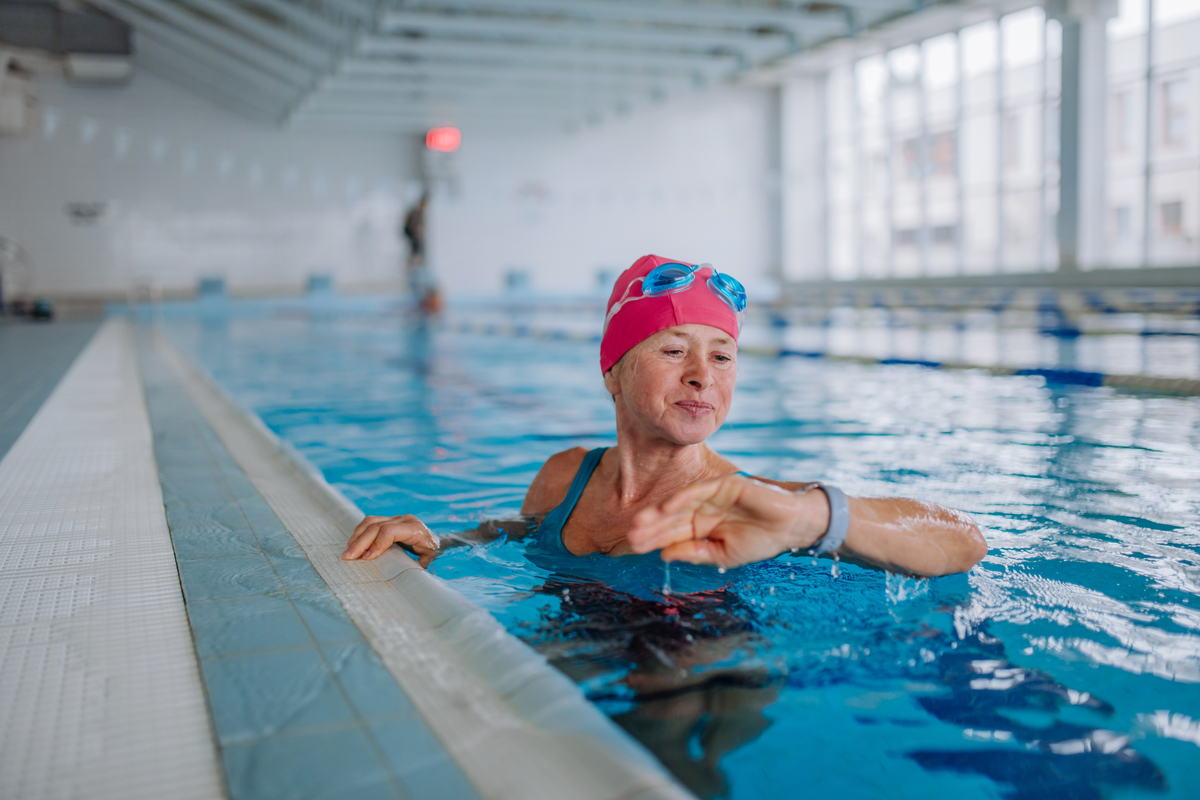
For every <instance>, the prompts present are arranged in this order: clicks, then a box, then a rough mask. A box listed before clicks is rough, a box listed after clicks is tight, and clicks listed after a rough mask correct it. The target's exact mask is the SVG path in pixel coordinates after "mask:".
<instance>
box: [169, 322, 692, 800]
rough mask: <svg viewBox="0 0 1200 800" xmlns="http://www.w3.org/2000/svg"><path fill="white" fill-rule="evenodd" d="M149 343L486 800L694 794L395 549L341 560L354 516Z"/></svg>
mask: <svg viewBox="0 0 1200 800" xmlns="http://www.w3.org/2000/svg"><path fill="white" fill-rule="evenodd" d="M153 344H154V347H155V349H156V351H157V352H158V354H159V355H160V356H161V357H162V358H163V359H164V360H165V361H166V362H167V363H168V364H169V366H170V367H171V369H172V371H173V372H174V373H175V375H176V377H177V378H178V379H179V381H180V382H181V383H182V384H183V386H184V387H185V389H186V391H187V393H188V394H189V395H190V396H191V398H192V400H193V402H194V403H195V404H196V406H197V407H198V408H199V409H200V412H201V414H202V415H203V416H204V417H205V418H206V419H207V421H208V423H209V424H210V425H211V426H212V428H213V430H214V431H215V432H216V433H217V436H218V437H219V438H220V439H221V440H222V442H223V443H224V444H225V446H226V448H227V449H228V451H229V452H230V454H231V455H232V456H233V458H234V459H235V460H236V461H237V462H238V464H239V466H240V467H241V468H242V469H243V470H244V471H245V473H246V475H247V477H248V478H249V479H250V481H251V482H252V483H253V484H254V485H255V487H256V488H257V489H258V490H259V492H260V493H261V494H262V496H263V497H264V498H265V499H266V501H267V503H268V504H269V505H270V506H271V507H272V509H273V510H274V511H275V513H276V514H277V515H278V516H279V519H280V520H281V521H282V522H283V524H284V526H285V527H287V528H288V529H289V531H291V532H292V534H293V535H294V536H295V538H296V540H297V542H298V543H299V544H300V546H301V548H302V549H304V551H305V553H306V554H307V555H308V557H309V560H310V561H311V562H312V564H313V566H314V567H315V568H316V570H317V572H318V573H319V574H320V575H321V577H322V578H324V579H325V581H326V582H327V583H328V585H329V587H330V588H331V589H332V590H333V592H334V594H335V595H336V596H337V598H338V600H339V601H340V602H341V603H342V605H343V606H344V607H345V609H346V612H347V613H348V614H349V616H350V618H351V619H352V620H353V621H354V623H355V624H356V625H357V626H358V628H359V629H360V630H361V631H362V633H363V635H364V637H365V638H366V639H367V641H368V643H369V644H370V645H371V646H372V647H373V648H374V650H375V651H376V653H377V654H378V655H379V657H380V658H381V659H382V660H383V662H384V664H385V665H386V666H387V668H388V670H389V671H390V672H391V673H392V675H393V676H394V677H395V678H396V680H397V682H398V683H399V684H400V685H401V686H402V687H403V688H404V689H405V690H406V691H407V692H408V693H409V694H410V696H411V697H412V698H413V701H414V703H415V704H416V705H417V708H418V710H419V712H420V713H421V716H422V717H423V718H424V719H425V721H426V722H427V723H428V725H429V726H430V728H431V729H432V730H433V731H434V734H435V735H436V736H437V737H438V739H439V740H440V741H441V742H442V745H443V746H444V747H445V749H446V751H447V752H448V753H449V754H450V755H451V757H452V758H453V759H454V760H455V761H456V762H457V763H458V764H459V766H460V767H461V768H462V770H463V772H464V773H466V775H467V776H468V778H469V779H470V780H471V782H472V783H473V784H474V785H475V786H476V788H477V789H478V790H479V792H480V794H481V795H482V796H484V797H487V798H505V800H508V799H509V798H512V800H517V798H521V799H522V800H523V799H524V798H540V797H545V798H547V800H551V798H560V797H578V798H597V800H604V799H608V800H617V798H629V797H638V798H647V800H648V799H649V798H654V797H657V798H687V797H691V796H692V795H691V794H690V793H689V792H688V791H687V790H686V789H684V788H683V787H682V785H681V784H679V783H678V781H676V779H675V778H674V777H673V776H672V775H671V774H670V773H669V772H668V771H667V770H666V769H665V768H664V767H663V766H662V765H661V764H659V763H658V761H657V760H656V759H654V757H653V756H652V755H650V753H649V752H648V751H646V750H645V749H644V748H643V747H642V746H641V745H640V744H639V743H637V742H636V741H635V740H633V739H632V738H631V737H629V736H628V734H626V733H625V732H624V731H623V730H621V729H620V728H619V727H618V726H617V725H616V724H615V723H613V722H612V721H611V720H610V719H609V718H608V717H607V716H605V715H604V714H603V713H602V712H600V711H599V709H597V708H596V707H595V706H593V705H592V704H591V703H590V702H589V701H588V700H587V699H586V698H585V697H584V696H583V693H582V691H580V690H579V688H578V687H577V686H576V685H575V684H574V683H573V682H572V681H570V680H569V679H568V678H566V677H565V676H563V675H562V674H561V673H559V672H558V671H557V670H555V669H554V668H553V667H551V666H550V665H549V664H548V663H546V661H545V659H543V658H542V657H541V656H539V655H538V654H537V653H535V652H534V651H533V650H532V649H530V648H529V647H528V646H527V645H525V644H524V643H522V642H521V641H519V640H518V639H516V638H515V637H513V636H511V635H510V634H509V633H508V632H507V631H506V630H505V629H504V628H503V626H501V625H500V623H499V622H497V621H496V620H495V618H494V617H492V615H491V614H490V613H488V612H487V611H484V610H482V609H480V608H478V607H476V606H474V605H472V604H471V603H470V602H468V601H467V600H466V599H465V598H463V597H462V596H461V595H459V594H458V593H457V592H456V591H454V590H453V589H452V588H451V587H449V586H448V585H447V584H445V583H444V582H443V581H441V580H440V579H438V578H436V577H434V576H432V575H430V574H429V573H427V572H425V571H424V570H422V569H421V568H420V567H418V566H417V565H416V563H415V562H414V561H413V560H412V559H411V558H409V557H408V556H407V555H405V554H404V553H403V552H401V551H400V550H399V549H396V548H393V549H392V550H391V551H389V552H388V553H387V554H385V556H383V557H381V558H380V559H379V560H377V561H375V562H370V563H364V562H354V563H346V562H342V561H341V560H340V553H341V548H342V545H343V542H344V538H345V535H346V532H348V531H349V530H350V529H352V528H353V526H354V525H355V524H357V522H358V521H359V520H361V518H362V513H361V511H359V509H358V508H357V507H356V506H355V505H354V504H353V503H351V502H350V501H349V500H348V499H347V498H346V497H345V496H344V495H342V494H341V492H339V491H338V490H337V489H335V488H334V487H332V486H330V485H329V484H328V483H327V482H326V481H325V479H324V477H323V476H322V475H321V474H320V472H319V471H318V470H316V468H315V467H313V466H312V465H311V464H310V463H309V462H308V461H307V460H306V459H304V457H303V456H302V455H300V454H299V453H298V452H296V451H295V449H294V448H292V447H291V446H290V445H288V444H287V443H286V442H283V441H281V440H280V439H279V438H278V437H277V436H276V435H275V434H274V433H272V432H271V431H270V430H269V429H267V427H266V426H265V425H264V424H263V423H262V421H261V420H260V419H259V418H258V417H257V416H256V415H254V414H252V413H249V412H247V411H245V410H243V409H241V408H240V407H239V406H238V404H237V403H236V402H235V401H234V400H233V399H232V398H231V397H230V396H229V395H228V394H227V393H226V392H225V391H224V390H223V389H222V388H221V387H220V386H219V385H218V384H216V383H215V381H214V380H213V379H212V378H211V377H210V376H209V375H207V374H206V373H205V372H204V371H203V370H202V369H201V368H200V367H198V366H197V365H196V364H195V363H194V362H192V361H191V360H190V359H189V358H188V357H187V356H185V355H184V354H183V353H181V352H180V351H179V350H178V349H177V348H176V347H175V346H174V345H173V344H172V343H171V342H170V340H169V339H168V337H167V336H166V335H165V334H164V333H163V332H162V331H161V330H157V329H156V330H155V331H154V332H153ZM481 641H486V644H487V646H486V647H480V646H479V643H480V642H481ZM472 651H473V652H472Z"/></svg>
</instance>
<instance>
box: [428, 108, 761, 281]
mask: <svg viewBox="0 0 1200 800" xmlns="http://www.w3.org/2000/svg"><path fill="white" fill-rule="evenodd" d="M772 119H773V114H772V110H771V105H770V96H769V90H760V89H749V88H740V89H732V88H728V89H724V88H723V89H710V90H708V91H705V92H698V93H695V94H691V95H688V96H681V97H678V98H672V99H669V100H668V101H666V102H665V103H663V104H662V105H660V106H655V107H650V108H638V109H636V110H634V111H633V112H632V113H631V114H630V115H629V116H627V117H623V118H617V119H614V120H607V121H605V122H604V123H603V124H601V125H598V126H590V127H587V128H585V129H583V130H582V131H579V132H576V133H573V134H566V133H562V132H560V131H557V130H556V131H545V132H542V133H534V134H503V133H499V132H492V133H489V132H486V131H481V130H477V129H469V128H465V129H464V131H463V144H462V149H461V150H460V151H459V153H458V154H457V172H458V175H459V181H458V192H457V197H454V196H452V195H451V193H450V192H448V191H445V190H439V192H438V193H437V194H436V195H435V198H434V203H433V206H432V212H431V221H430V248H431V252H430V260H431V262H432V263H433V264H434V265H435V268H436V270H437V273H438V276H439V279H440V281H441V282H442V284H443V285H444V286H445V287H446V288H447V290H448V291H449V293H451V294H455V293H461V294H475V293H486V292H494V291H497V290H499V289H500V288H501V285H502V281H503V276H504V273H505V272H506V271H507V270H508V269H523V270H527V271H528V272H529V274H530V276H531V278H532V283H533V286H534V288H535V289H537V290H538V291H543V292H551V293H560V292H580V291H591V290H593V289H594V288H595V286H596V274H597V272H598V271H599V270H601V269H607V270H613V271H616V270H621V269H624V268H625V267H628V266H629V265H630V264H631V263H633V261H634V260H635V259H637V258H638V257H640V256H643V255H645V254H647V253H657V254H659V255H664V256H667V257H670V258H678V259H682V260H690V261H692V262H693V263H695V262H706V261H707V262H711V263H712V264H713V265H714V266H716V267H717V269H720V270H723V271H728V272H729V273H730V274H731V275H733V276H734V277H736V278H738V279H740V280H742V281H743V282H744V283H746V284H747V286H748V287H749V288H751V289H753V288H754V285H755V284H758V285H762V284H763V283H764V279H765V278H766V277H767V276H768V275H769V274H770V271H771V269H772V268H773V266H774V265H772V264H771V263H770V262H771V261H772V259H774V258H777V251H776V250H775V248H774V246H773V245H772V242H771V241H770V240H771V230H772V221H771V216H770V205H769V204H770V202H771V200H770V197H771V194H770V187H771V185H772V180H773V176H772V175H771V170H772V160H771V158H770V157H769V156H770V153H769V148H770V145H771V143H772V142H773V141H774V137H773V136H772V135H771V130H770V128H769V126H770V125H771V120H772ZM774 180H776V181H777V180H778V178H777V176H775V177H774Z"/></svg>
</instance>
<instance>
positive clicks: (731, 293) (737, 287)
mask: <svg viewBox="0 0 1200 800" xmlns="http://www.w3.org/2000/svg"><path fill="white" fill-rule="evenodd" d="M705 267H708V268H709V269H711V270H712V275H710V276H709V278H708V280H707V281H705V284H706V285H707V286H708V290H709V291H710V292H712V293H713V294H715V295H716V296H717V297H719V298H720V299H721V301H722V302H724V303H725V305H727V306H729V308H730V310H732V311H733V313H734V314H735V315H737V323H738V329H739V330H740V329H741V327H742V319H743V317H744V316H745V312H746V288H745V287H744V286H742V284H741V282H740V281H738V280H737V279H736V278H733V277H730V276H729V275H725V274H723V273H720V272H717V270H716V269H714V268H713V265H712V264H692V265H688V264H680V263H678V262H673V261H672V262H668V263H666V264H659V265H658V266H657V267H655V268H654V269H652V270H650V272H649V273H647V274H646V276H645V277H644V278H642V279H641V281H642V293H641V295H639V296H637V297H630V296H629V290H630V289H632V288H633V285H634V284H635V283H637V280H638V279H636V278H635V279H634V280H632V281H630V282H629V285H628V286H626V287H625V293H624V295H622V297H621V299H620V300H618V301H617V302H615V303H613V307H612V309H610V310H609V312H608V316H607V317H605V319H604V328H605V330H607V329H608V323H609V321H610V320H611V319H612V318H613V317H614V316H615V315H616V313H617V312H618V311H620V310H621V307H622V306H624V305H625V304H626V303H628V302H632V301H634V300H640V299H641V298H643V297H659V296H660V295H664V294H675V293H676V292H683V291H687V290H688V289H690V288H692V285H693V284H694V283H695V282H696V273H697V272H699V271H700V270H702V269H704V268H705Z"/></svg>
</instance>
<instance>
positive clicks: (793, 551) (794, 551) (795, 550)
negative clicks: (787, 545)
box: [792, 547, 800, 555]
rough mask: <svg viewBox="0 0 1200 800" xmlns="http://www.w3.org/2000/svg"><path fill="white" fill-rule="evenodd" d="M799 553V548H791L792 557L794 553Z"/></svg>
mask: <svg viewBox="0 0 1200 800" xmlns="http://www.w3.org/2000/svg"><path fill="white" fill-rule="evenodd" d="M799 552H800V548H799V547H793V548H792V555H796V553H799Z"/></svg>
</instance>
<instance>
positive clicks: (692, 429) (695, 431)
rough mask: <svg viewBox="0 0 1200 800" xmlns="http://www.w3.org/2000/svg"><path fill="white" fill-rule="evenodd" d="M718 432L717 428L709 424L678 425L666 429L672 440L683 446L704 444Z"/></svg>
mask: <svg viewBox="0 0 1200 800" xmlns="http://www.w3.org/2000/svg"><path fill="white" fill-rule="evenodd" d="M716 432H717V431H716V428H715V427H713V426H712V425H709V424H692V425H676V426H672V427H671V428H670V429H669V430H667V431H664V433H666V434H667V438H669V439H670V440H671V441H672V442H674V443H675V444H678V445H683V446H687V445H693V444H703V443H704V442H705V441H707V440H708V437H710V436H712V435H713V434H714V433H716Z"/></svg>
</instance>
